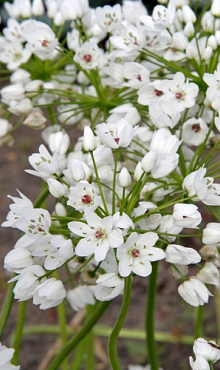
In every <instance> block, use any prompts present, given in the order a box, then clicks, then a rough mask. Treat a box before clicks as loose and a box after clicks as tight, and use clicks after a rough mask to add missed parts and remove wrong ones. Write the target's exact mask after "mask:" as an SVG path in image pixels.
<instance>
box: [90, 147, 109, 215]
mask: <svg viewBox="0 0 220 370" xmlns="http://www.w3.org/2000/svg"><path fill="white" fill-rule="evenodd" d="M90 154H91V158H92V163H93V167H94V171H95V176H96V181H97V184H98V188H99V193H100V195H101V198H102V203H103V206H104V208H105V212H106V213H107V215H108V214H109V212H108V207H107V204H106V201H105V197H104V194H103V191H102V186H101V183H100V179H99V174H98V170H97V166H96V163H95V158H94V154H93V152H90Z"/></svg>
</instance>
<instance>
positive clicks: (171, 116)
mask: <svg viewBox="0 0 220 370" xmlns="http://www.w3.org/2000/svg"><path fill="white" fill-rule="evenodd" d="M177 108H178V103H177V102H176V101H172V102H168V101H165V100H160V101H159V102H156V103H155V102H151V103H150V105H149V116H150V119H151V121H152V123H153V124H154V125H155V126H156V127H157V128H162V127H170V128H173V127H174V126H176V125H177V123H178V122H179V120H180V117H181V114H180V112H178V109H177Z"/></svg>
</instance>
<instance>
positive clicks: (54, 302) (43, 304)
mask: <svg viewBox="0 0 220 370" xmlns="http://www.w3.org/2000/svg"><path fill="white" fill-rule="evenodd" d="M65 297H66V291H65V289H64V286H63V284H62V281H60V280H56V279H55V278H51V279H48V280H46V281H44V282H43V283H41V284H40V285H38V286H37V287H36V289H35V292H34V296H33V303H34V304H36V305H38V304H39V305H40V309H41V310H46V309H47V308H51V307H55V306H58V305H59V304H60V303H61V302H62V301H63V299H64V298H65Z"/></svg>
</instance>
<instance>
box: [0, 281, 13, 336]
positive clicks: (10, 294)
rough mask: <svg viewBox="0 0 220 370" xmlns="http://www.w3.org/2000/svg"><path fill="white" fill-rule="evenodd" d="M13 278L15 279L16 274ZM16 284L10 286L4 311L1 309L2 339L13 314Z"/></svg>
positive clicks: (0, 332) (0, 326)
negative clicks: (11, 313)
mask: <svg viewBox="0 0 220 370" xmlns="http://www.w3.org/2000/svg"><path fill="white" fill-rule="evenodd" d="M12 277H15V274H14V275H13V276H12ZM15 284H16V281H14V282H13V283H10V284H9V285H8V289H7V294H6V297H5V299H4V303H3V306H2V309H1V313H0V338H1V336H2V334H3V331H4V329H5V326H6V324H7V321H8V318H9V315H10V312H11V308H12V305H13V302H14V294H13V289H14V287H15Z"/></svg>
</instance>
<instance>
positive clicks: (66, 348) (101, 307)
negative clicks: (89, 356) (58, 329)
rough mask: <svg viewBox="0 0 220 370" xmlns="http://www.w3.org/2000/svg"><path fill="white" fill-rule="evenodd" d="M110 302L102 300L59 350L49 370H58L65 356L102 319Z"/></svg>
mask: <svg viewBox="0 0 220 370" xmlns="http://www.w3.org/2000/svg"><path fill="white" fill-rule="evenodd" d="M110 302H111V301H109V302H102V303H99V304H98V306H97V308H96V310H95V311H94V313H93V314H92V315H91V317H90V319H89V320H88V321H87V322H86V323H85V325H84V326H83V327H82V328H81V330H80V331H79V332H78V333H77V334H76V335H75V336H74V337H73V338H71V339H70V340H69V341H68V342H67V344H66V345H65V346H64V347H63V348H62V349H61V350H60V351H59V352H58V354H57V356H56V357H55V358H54V360H53V361H52V362H51V363H50V365H49V366H48V368H47V370H57V369H58V367H59V365H60V364H61V363H62V362H63V360H64V358H66V357H67V356H68V355H69V354H70V352H71V351H73V349H74V348H75V347H76V346H77V344H78V343H80V341H81V340H82V339H83V338H85V336H86V335H87V334H88V332H89V331H90V330H91V329H92V328H93V326H94V325H95V324H96V322H97V321H98V320H99V319H100V317H101V316H102V314H103V313H104V312H105V310H106V309H107V308H108V306H109V304H110Z"/></svg>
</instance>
